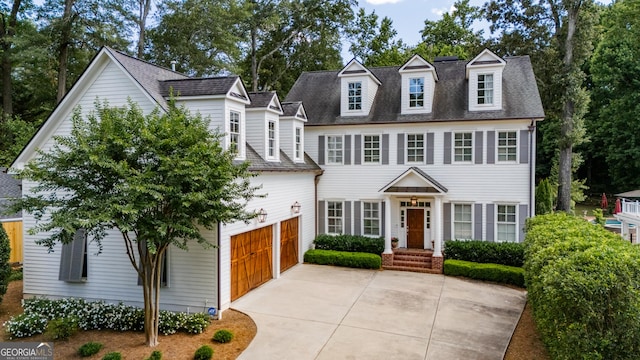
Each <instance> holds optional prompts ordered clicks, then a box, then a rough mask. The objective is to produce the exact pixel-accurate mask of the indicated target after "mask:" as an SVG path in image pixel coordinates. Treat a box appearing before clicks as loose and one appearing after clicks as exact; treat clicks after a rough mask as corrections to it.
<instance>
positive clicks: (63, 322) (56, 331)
mask: <svg viewBox="0 0 640 360" xmlns="http://www.w3.org/2000/svg"><path fill="white" fill-rule="evenodd" d="M77 332H78V319H77V318H76V317H74V316H68V317H64V318H57V319H52V320H49V323H48V324H47V330H46V331H45V335H47V337H48V338H49V339H51V340H67V339H68V338H69V337H71V336H72V335H73V334H75V333H77Z"/></svg>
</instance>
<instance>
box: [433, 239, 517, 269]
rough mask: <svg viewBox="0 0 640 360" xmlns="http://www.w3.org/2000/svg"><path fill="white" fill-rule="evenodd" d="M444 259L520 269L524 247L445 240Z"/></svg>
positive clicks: (500, 243) (499, 243)
mask: <svg viewBox="0 0 640 360" xmlns="http://www.w3.org/2000/svg"><path fill="white" fill-rule="evenodd" d="M444 257H445V259H451V260H464V261H471V262H476V263H491V264H502V265H508V266H515V267H522V265H523V264H524V245H523V244H522V243H510V242H488V241H481V240H468V241H465V240H447V241H445V243H444Z"/></svg>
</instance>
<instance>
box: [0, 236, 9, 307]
mask: <svg viewBox="0 0 640 360" xmlns="http://www.w3.org/2000/svg"><path fill="white" fill-rule="evenodd" d="M10 255H11V242H10V241H9V236H8V235H7V233H6V231H4V228H3V227H2V225H0V302H2V298H3V297H4V294H6V293H7V287H8V285H9V278H10V277H11V265H9V256H10Z"/></svg>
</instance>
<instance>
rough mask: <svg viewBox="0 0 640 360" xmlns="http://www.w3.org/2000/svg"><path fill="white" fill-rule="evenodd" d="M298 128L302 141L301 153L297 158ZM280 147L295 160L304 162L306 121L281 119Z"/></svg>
mask: <svg viewBox="0 0 640 360" xmlns="http://www.w3.org/2000/svg"><path fill="white" fill-rule="evenodd" d="M296 128H300V135H301V138H300V141H301V153H300V157H298V158H296V157H295V153H296V147H295V146H296V144H295V141H296ZM280 148H281V149H282V151H284V153H285V154H287V156H288V157H289V159H291V160H292V161H293V162H297V163H301V162H304V152H305V150H306V149H305V143H304V122H303V121H302V120H299V119H291V118H288V119H280Z"/></svg>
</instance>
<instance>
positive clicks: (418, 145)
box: [407, 134, 424, 163]
mask: <svg viewBox="0 0 640 360" xmlns="http://www.w3.org/2000/svg"><path fill="white" fill-rule="evenodd" d="M407 162H410V163H413V162H415V163H422V162H424V134H407Z"/></svg>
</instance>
